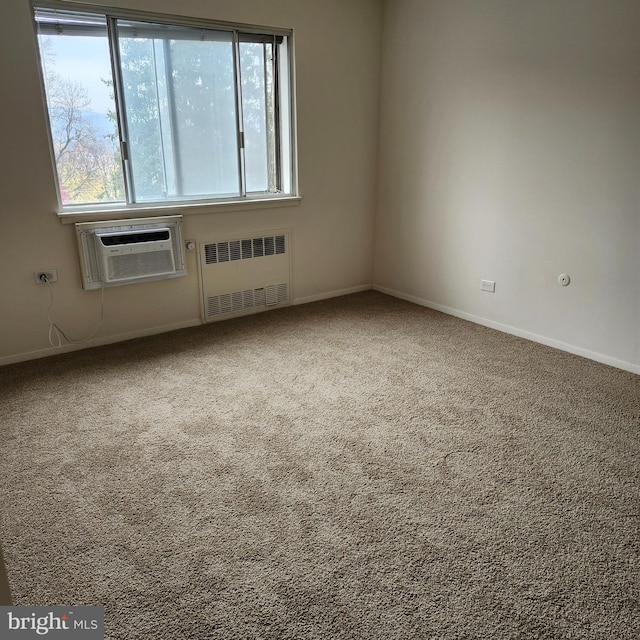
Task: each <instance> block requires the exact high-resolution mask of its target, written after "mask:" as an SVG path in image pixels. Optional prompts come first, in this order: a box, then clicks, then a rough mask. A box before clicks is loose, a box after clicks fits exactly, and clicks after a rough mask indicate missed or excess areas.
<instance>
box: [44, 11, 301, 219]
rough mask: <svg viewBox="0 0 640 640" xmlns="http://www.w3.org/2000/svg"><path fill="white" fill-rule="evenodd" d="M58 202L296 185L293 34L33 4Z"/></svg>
mask: <svg viewBox="0 0 640 640" xmlns="http://www.w3.org/2000/svg"><path fill="white" fill-rule="evenodd" d="M34 16H35V22H36V27H37V34H38V45H39V48H40V60H41V65H42V75H43V81H44V88H45V95H46V102H47V109H48V115H49V128H50V134H51V146H52V153H53V157H54V162H55V168H56V175H57V181H58V189H59V194H60V202H61V205H62V211H63V212H65V211H74V210H87V209H88V210H90V209H91V208H99V209H104V208H108V207H110V206H111V207H118V208H121V207H131V208H136V207H141V206H142V207H144V206H154V205H159V204H166V203H193V202H203V201H204V202H224V201H229V200H231V201H237V200H241V199H252V198H253V199H256V198H257V199H264V198H278V197H282V196H290V195H295V193H294V189H295V187H294V184H295V178H294V166H293V157H294V156H293V137H292V133H291V130H292V126H291V122H292V112H291V110H292V107H291V105H292V95H291V83H290V59H289V58H290V41H291V33H290V32H288V31H285V30H271V29H266V30H264V31H263V30H256V29H254V28H251V29H249V28H243V27H236V26H229V25H226V24H218V23H209V22H200V21H195V20H188V19H185V20H184V21H182V20H179V21H178V20H176V19H175V18H173V17H172V18H171V21H168V20H166V19H165V18H164V17H162V16H157V15H148V14H145V15H143V14H139V13H137V12H132V11H115V12H113V13H112V11H111V10H110V9H109V10H105V11H104V12H103V11H102V10H98V9H95V8H88V7H87V5H70V4H69V3H67V2H65V3H64V5H63V4H61V3H57V2H47V1H46V0H44V1H43V2H42V3H37V4H36V6H35V8H34Z"/></svg>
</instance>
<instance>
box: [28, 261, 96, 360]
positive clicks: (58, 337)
mask: <svg viewBox="0 0 640 640" xmlns="http://www.w3.org/2000/svg"><path fill="white" fill-rule="evenodd" d="M40 280H41V281H42V282H44V283H45V284H46V285H47V287H49V307H48V308H47V320H48V321H49V344H50V345H51V346H52V347H53V348H54V349H60V348H62V338H64V339H65V340H66V341H67V342H68V343H69V344H84V343H85V342H89V340H91V338H93V337H94V336H95V335H96V333H98V331H99V330H100V327H101V326H102V321H103V319H104V285H102V287H100V320H99V321H98V326H97V327H96V328H95V329H94V330H93V332H92V333H91V335H89V336H87V337H86V338H83V339H82V340H74V339H73V338H69V336H67V334H66V333H65V332H64V331H63V330H62V329H61V328H60V327H59V326H58V325H57V324H56V323H55V322H54V320H53V318H52V317H51V314H52V312H53V288H52V287H51V283H50V282H49V278H47V276H46V274H44V273H43V274H42V275H41V276H40Z"/></svg>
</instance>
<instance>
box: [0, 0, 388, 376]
mask: <svg viewBox="0 0 640 640" xmlns="http://www.w3.org/2000/svg"><path fill="white" fill-rule="evenodd" d="M99 4H103V5H111V6H118V5H120V6H126V7H127V8H135V9H141V10H148V11H154V12H166V13H176V12H178V11H179V12H180V13H182V14H184V15H193V16H199V17H204V18H211V19H218V20H229V21H237V22H243V23H251V24H263V25H267V26H279V27H288V28H293V29H294V37H295V40H296V69H297V74H296V75H297V103H298V146H299V159H300V162H299V165H300V187H301V192H302V196H303V199H302V203H301V204H300V205H299V206H297V207H282V208H274V209H266V210H261V211H255V210H254V211H235V212H226V213H210V214H200V215H191V216H188V217H187V219H186V222H185V237H187V238H194V239H196V240H198V241H207V240H211V239H215V237H216V234H218V233H235V232H238V233H244V232H250V231H254V230H266V229H273V228H282V227H290V228H292V229H293V241H294V246H293V295H294V298H295V299H297V300H305V299H309V298H313V297H321V296H325V295H328V294H331V293H332V292H336V291H343V290H351V289H354V288H362V287H365V288H366V287H370V286H371V282H372V261H373V259H372V255H373V212H374V208H375V184H374V181H375V171H376V151H377V131H378V105H379V73H380V34H381V24H382V23H381V19H382V2H381V1H378V0H375V1H372V0H323V1H322V2H316V1H314V0H277V1H273V2H264V1H263V0H182V1H181V2H180V3H179V9H177V8H176V7H177V4H176V2H174V0H127V1H126V2H125V1H124V0H101V2H100V3H99ZM0 47H1V55H0V77H1V78H2V91H1V92H0V101H1V102H0V140H1V141H2V145H0V167H1V169H0V194H1V197H0V269H1V273H2V274H3V277H2V278H1V279H0V300H1V301H2V302H1V303H0V328H1V331H0V364H6V363H8V362H12V361H18V360H22V359H27V358H30V357H36V356H41V355H48V354H49V353H52V350H51V349H50V348H49V342H48V338H47V331H48V323H47V321H46V309H47V304H48V291H47V288H46V286H44V285H36V284H35V282H34V276H33V272H34V271H35V270H37V269H41V268H55V269H57V270H58V275H59V278H60V282H58V283H57V284H55V285H53V287H54V291H55V297H56V302H55V304H56V306H55V317H56V320H57V321H58V322H59V323H60V325H61V326H62V327H63V329H65V330H66V331H67V332H68V333H69V334H71V335H72V336H73V335H75V336H78V337H81V336H83V335H87V334H88V333H89V332H90V331H91V329H92V328H93V326H95V322H96V319H97V317H98V313H99V303H100V297H99V296H100V294H99V293H98V292H95V291H89V292H88V291H83V290H82V289H81V286H80V276H79V268H78V259H77V250H76V247H75V236H74V231H73V227H72V225H62V224H61V223H60V222H59V221H58V219H57V217H56V215H55V213H54V212H55V207H56V204H55V203H56V195H55V187H54V183H53V178H52V168H51V164H50V157H49V151H48V143H47V137H46V129H45V120H44V110H43V106H42V98H41V91H40V85H39V80H38V75H37V61H36V51H35V40H34V36H33V29H32V25H31V15H30V9H29V2H28V0H11V2H7V3H4V4H3V19H2V21H0ZM188 257H189V262H188V268H189V275H188V276H187V277H186V278H177V279H174V280H169V281H164V282H156V283H149V284H144V285H130V286H126V287H118V288H112V289H107V290H106V291H105V321H104V325H103V328H102V329H101V331H100V333H99V334H98V336H97V342H108V341H111V340H114V339H120V338H123V337H127V336H133V335H138V334H145V333H152V332H155V331H159V330H163V329H168V328H172V327H178V326H185V325H189V324H197V323H198V322H199V317H200V307H199V297H198V296H199V292H198V280H197V263H196V257H195V255H194V254H189V256H188Z"/></svg>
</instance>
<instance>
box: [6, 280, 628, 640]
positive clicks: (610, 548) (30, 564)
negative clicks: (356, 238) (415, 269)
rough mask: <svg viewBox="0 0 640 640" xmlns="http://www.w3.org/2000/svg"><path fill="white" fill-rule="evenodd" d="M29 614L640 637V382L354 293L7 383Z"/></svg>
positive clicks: (137, 626)
mask: <svg viewBox="0 0 640 640" xmlns="http://www.w3.org/2000/svg"><path fill="white" fill-rule="evenodd" d="M0 384H1V389H2V396H1V398H2V401H1V415H0V417H1V424H0V436H1V445H0V462H1V467H0V478H1V482H2V493H1V498H0V510H1V515H2V520H1V529H0V540H1V541H2V543H3V545H4V553H5V560H6V564H7V570H8V574H9V581H10V584H11V588H12V591H13V597H14V600H15V603H16V604H29V605H44V604H74V605H76V604H87V605H104V606H105V611H106V616H105V617H106V627H107V637H108V638H112V639H118V640H120V639H122V640H125V639H145V640H148V639H162V640H165V639H167V640H168V639H174V638H175V639H176V640H177V639H183V638H187V639H194V640H201V639H209V638H211V639H220V640H235V639H238V640H240V639H242V640H247V639H254V638H255V639H257V638H260V639H292V640H293V639H300V640H311V639H318V640H320V639H323V640H324V639H327V640H339V639H345V640H347V639H348V640H351V639H358V640H374V639H379V640H382V639H384V640H389V639H397V640H400V639H403V640H404V639H407V640H409V639H411V640H413V639H416V638H417V639H432V640H441V639H442V640H449V639H451V640H453V639H460V640H462V639H465V640H468V639H476V638H478V639H480V638H481V639H484V638H486V639H496V640H502V639H529V638H557V639H562V640H571V639H589V640H598V639H602V640H605V639H606V640H626V639H628V640H632V639H637V638H638V637H640V620H639V611H640V609H639V606H640V605H639V595H640V567H639V563H638V558H639V546H640V536H639V522H640V519H639V512H640V480H639V473H640V468H639V458H638V453H639V440H640V428H639V427H640V377H639V376H636V375H633V374H630V373H626V372H623V371H620V370H616V369H613V368H610V367H606V366H604V365H600V364H597V363H594V362H591V361H588V360H584V359H581V358H578V357H575V356H571V355H568V354H566V353H563V352H559V351H554V350H552V349H549V348H546V347H543V346H541V345H537V344H533V343H530V342H526V341H524V340H520V339H518V338H514V337H512V336H508V335H504V334H501V333H498V332H495V331H492V330H489V329H486V328H483V327H479V326H476V325H473V324H470V323H467V322H464V321H461V320H458V319H455V318H452V317H448V316H445V315H442V314H439V313H436V312H433V311H429V310H427V309H424V308H421V307H417V306H414V305H411V304H409V303H406V302H402V301H399V300H395V299H393V298H389V297H386V296H384V295H381V294H378V293H374V292H366V293H363V294H357V295H353V296H347V297H344V298H340V299H334V300H329V301H324V302H319V303H314V304H309V305H305V306H300V307H293V308H288V309H282V310H277V311H271V312H268V313H264V314H260V315H255V316H251V317H248V318H242V319H237V320H233V321H229V322H225V323H218V324H214V325H208V326H205V327H198V328H195V329H190V330H185V331H179V332H175V333H172V334H169V335H163V336H157V337H153V338H146V339H143V340H137V341H133V342H128V343H123V344H119V345H113V346H109V347H103V348H100V349H93V350H85V351H82V352H77V353H74V354H68V355H64V356H60V357H56V358H50V359H48V360H45V361H42V360H41V361H34V362H30V363H25V364H21V365H16V366H9V367H4V368H2V369H0Z"/></svg>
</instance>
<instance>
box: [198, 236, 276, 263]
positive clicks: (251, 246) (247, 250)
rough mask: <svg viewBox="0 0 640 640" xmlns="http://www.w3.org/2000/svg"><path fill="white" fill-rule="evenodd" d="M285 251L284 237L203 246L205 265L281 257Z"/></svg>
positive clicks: (268, 237)
mask: <svg viewBox="0 0 640 640" xmlns="http://www.w3.org/2000/svg"><path fill="white" fill-rule="evenodd" d="M286 251H287V246H286V237H285V236H284V235H276V236H265V237H262V238H246V239H244V240H231V241H229V242H212V243H209V244H205V245H204V253H205V263H206V264H217V263H220V262H229V261H233V260H248V259H251V258H262V257H265V256H274V255H281V254H284V253H286Z"/></svg>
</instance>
